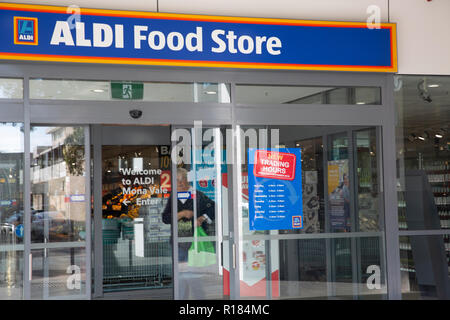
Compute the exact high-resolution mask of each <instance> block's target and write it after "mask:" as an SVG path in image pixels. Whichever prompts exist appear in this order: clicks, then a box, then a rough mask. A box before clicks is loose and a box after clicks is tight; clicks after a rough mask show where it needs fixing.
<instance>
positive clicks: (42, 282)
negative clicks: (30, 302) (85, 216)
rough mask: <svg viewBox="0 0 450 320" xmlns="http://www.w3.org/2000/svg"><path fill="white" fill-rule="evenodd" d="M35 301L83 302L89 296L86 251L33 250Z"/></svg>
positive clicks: (32, 285)
mask: <svg viewBox="0 0 450 320" xmlns="http://www.w3.org/2000/svg"><path fill="white" fill-rule="evenodd" d="M31 254H32V258H33V260H32V264H33V271H32V280H31V299H37V300H47V299H51V298H53V299H67V298H69V299H83V298H85V297H86V296H85V295H86V249H85V248H57V249H56V248H55V249H39V250H31Z"/></svg>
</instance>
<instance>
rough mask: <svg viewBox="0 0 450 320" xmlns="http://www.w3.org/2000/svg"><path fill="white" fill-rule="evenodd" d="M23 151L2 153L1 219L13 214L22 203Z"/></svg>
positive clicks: (0, 158)
mask: <svg viewBox="0 0 450 320" xmlns="http://www.w3.org/2000/svg"><path fill="white" fill-rule="evenodd" d="M22 168H23V153H22V152H20V153H1V157H0V220H1V221H3V219H5V218H7V217H8V216H9V215H11V214H13V212H15V211H16V210H20V209H23V208H18V207H17V206H18V205H19V204H21V203H22V200H23V191H22V182H23V181H22V179H23V175H22V174H23V170H22Z"/></svg>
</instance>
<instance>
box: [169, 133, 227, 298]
mask: <svg viewBox="0 0 450 320" xmlns="http://www.w3.org/2000/svg"><path fill="white" fill-rule="evenodd" d="M225 132H226V128H220V127H216V128H208V129H206V128H205V129H200V128H194V129H191V128H186V129H175V131H174V133H176V135H177V137H181V136H182V137H183V139H186V140H183V141H184V143H186V142H188V143H189V144H190V145H189V146H188V147H186V148H185V149H184V150H180V149H178V151H177V152H178V153H177V155H179V156H180V157H179V159H178V161H177V164H178V168H177V172H176V174H177V192H178V200H177V212H176V213H174V214H176V215H177V218H178V219H177V227H178V230H177V235H178V261H177V263H178V281H179V291H178V295H179V297H180V299H227V298H229V295H230V285H229V274H230V271H231V266H230V260H229V259H227V258H225V257H226V256H227V255H228V252H229V250H228V248H229V241H224V239H223V237H225V236H228V235H229V231H228V223H227V222H228V214H229V213H228V210H227V209H226V208H227V204H228V203H227V201H226V199H228V193H227V185H228V184H227V166H226V147H225V145H224V144H225V143H226V141H227V139H225V138H223V139H222V140H221V138H222V137H224V134H225ZM197 135H199V136H200V137H199V136H197ZM191 145H193V146H194V147H193V148H191ZM181 153H182V155H181ZM189 155H190V157H189ZM171 200H172V199H171ZM222 250H223V254H222ZM222 259H223V261H222Z"/></svg>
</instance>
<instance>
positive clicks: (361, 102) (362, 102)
mask: <svg viewBox="0 0 450 320" xmlns="http://www.w3.org/2000/svg"><path fill="white" fill-rule="evenodd" d="M356 104H366V103H365V102H364V101H360V102H357V103H356Z"/></svg>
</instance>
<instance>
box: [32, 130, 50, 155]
mask: <svg viewBox="0 0 450 320" xmlns="http://www.w3.org/2000/svg"><path fill="white" fill-rule="evenodd" d="M32 129H33V130H32V131H31V141H30V151H32V152H33V151H34V150H35V149H36V147H37V146H47V147H49V146H51V145H52V135H51V134H49V133H45V132H46V131H47V130H48V129H49V127H32Z"/></svg>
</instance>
